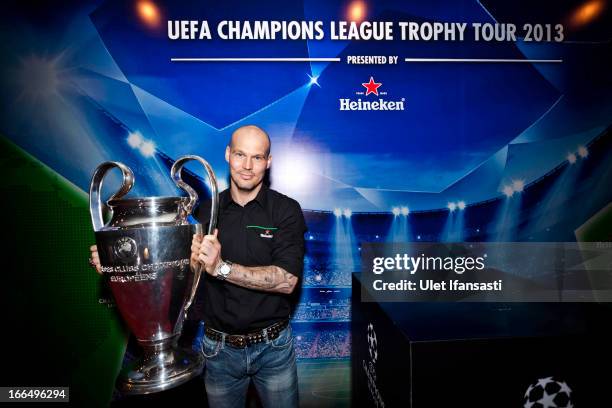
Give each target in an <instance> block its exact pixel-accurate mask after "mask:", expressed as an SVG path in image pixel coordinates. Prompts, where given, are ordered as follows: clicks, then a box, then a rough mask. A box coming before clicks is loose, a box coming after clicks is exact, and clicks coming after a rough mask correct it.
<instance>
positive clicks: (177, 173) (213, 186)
mask: <svg viewBox="0 0 612 408" xmlns="http://www.w3.org/2000/svg"><path fill="white" fill-rule="evenodd" d="M191 160H197V161H199V162H200V164H202V166H204V168H205V169H206V172H207V173H208V179H209V181H210V190H211V192H212V203H211V206H210V221H209V222H208V235H210V234H212V233H213V232H214V230H215V227H216V226H217V213H218V211H219V189H218V187H217V178H216V177H215V173H214V172H213V169H212V167H210V164H208V162H207V161H206V160H204V159H203V158H201V157H200V156H195V155H190V156H183V157H181V158H179V159H178V160H177V161H175V162H174V164H173V165H172V169H170V175H171V176H172V180H174V183H175V184H176V185H177V186H178V187H179V188H181V189H183V190H185V191H186V192H187V194H189V203H188V204H187V207H186V209H187V212H188V213H190V214H191V212H192V211H193V207H194V206H195V204H196V202H197V201H198V193H196V191H195V190H194V189H193V188H192V187H191V186H190V185H189V184H187V183H185V182H184V181H183V179H182V178H181V171H182V170H183V166H184V165H185V163H187V162H188V161H191ZM196 234H202V225H201V224H197V225H196ZM194 273H195V276H194V278H193V286H192V287H191V294H190V296H189V299H188V300H187V303H185V307H184V311H185V316H187V309H189V307H190V306H191V303H193V299H194V298H195V294H196V291H197V289H198V284H199V283H200V277H201V276H202V264H200V263H198V265H197V266H196V267H195V272H194Z"/></svg>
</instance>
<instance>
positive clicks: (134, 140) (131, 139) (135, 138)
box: [127, 132, 144, 149]
mask: <svg viewBox="0 0 612 408" xmlns="http://www.w3.org/2000/svg"><path fill="white" fill-rule="evenodd" d="M143 141H144V140H143V139H142V135H141V134H140V132H133V133H130V134H129V136H128V138H127V142H128V144H129V145H130V147H131V148H132V149H136V148H137V147H139V146H140V145H141V144H142V143H143Z"/></svg>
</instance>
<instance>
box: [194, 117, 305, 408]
mask: <svg viewBox="0 0 612 408" xmlns="http://www.w3.org/2000/svg"><path fill="white" fill-rule="evenodd" d="M270 149H271V143H270V138H269V137H268V135H267V133H266V132H264V131H263V130H262V129H260V128H258V127H257V126H244V127H241V128H239V129H237V130H236V131H235V132H234V133H233V134H232V137H231V140H230V143H229V145H228V146H227V148H226V149H225V160H226V161H227V162H228V163H229V169H230V178H231V183H230V187H229V189H228V190H225V191H223V192H222V193H221V194H220V208H219V220H218V229H217V230H216V231H215V233H214V234H213V235H206V236H204V237H203V239H201V237H198V236H194V238H193V241H192V257H191V258H192V263H195V262H199V263H201V264H202V266H203V267H204V269H205V270H206V272H207V273H206V274H205V275H203V276H204V278H203V281H202V282H201V283H200V286H199V289H198V295H197V298H196V302H195V305H194V307H193V313H192V315H191V318H194V317H196V318H201V319H202V320H203V322H204V338H203V341H202V353H203V354H204V356H205V357H206V369H205V373H204V379H205V384H206V393H207V395H208V402H209V405H210V406H211V408H217V407H240V408H243V407H244V406H245V401H246V393H247V389H248V386H249V383H250V381H251V380H252V381H253V383H254V385H255V388H256V389H257V392H258V394H259V397H260V399H261V401H262V403H263V405H264V407H283V408H285V407H297V406H298V387H297V370H296V363H295V351H294V348H293V337H292V334H291V326H290V325H289V317H290V313H291V302H290V298H289V295H290V294H291V293H292V292H293V291H294V290H295V288H296V286H297V284H298V281H299V280H300V278H301V276H302V269H303V263H304V232H305V231H306V227H305V222H304V216H303V214H302V210H301V208H300V205H299V204H298V203H297V201H295V200H293V199H291V198H289V197H287V196H285V195H282V194H280V193H278V192H276V191H274V190H271V189H269V188H268V187H267V186H266V185H265V184H264V176H265V173H266V170H268V169H269V168H270V165H271V163H272V156H271V154H270ZM209 213H210V202H207V203H205V204H204V205H202V206H200V208H199V210H198V211H197V213H196V218H197V219H198V220H199V221H200V222H201V223H202V224H206V223H208V215H209Z"/></svg>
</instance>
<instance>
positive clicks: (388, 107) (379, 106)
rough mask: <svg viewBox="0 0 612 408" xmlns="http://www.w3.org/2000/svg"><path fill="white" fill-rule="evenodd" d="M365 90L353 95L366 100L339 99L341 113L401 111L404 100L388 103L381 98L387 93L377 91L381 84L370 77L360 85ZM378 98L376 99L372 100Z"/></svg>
mask: <svg viewBox="0 0 612 408" xmlns="http://www.w3.org/2000/svg"><path fill="white" fill-rule="evenodd" d="M361 86H363V87H364V88H365V92H364V91H361V90H359V91H357V92H355V95H357V96H364V97H367V99H364V100H362V99H361V98H360V97H358V98H357V100H354V99H350V98H340V99H338V101H339V102H340V110H341V111H403V110H404V102H405V100H406V98H402V99H400V100H395V101H389V100H387V99H385V98H382V96H386V95H387V92H385V91H382V90H379V88H381V87H382V86H383V84H382V82H376V81H375V80H374V77H373V76H371V77H370V80H369V81H368V82H363V83H362V84H361ZM375 97H378V98H377V99H373V98H375Z"/></svg>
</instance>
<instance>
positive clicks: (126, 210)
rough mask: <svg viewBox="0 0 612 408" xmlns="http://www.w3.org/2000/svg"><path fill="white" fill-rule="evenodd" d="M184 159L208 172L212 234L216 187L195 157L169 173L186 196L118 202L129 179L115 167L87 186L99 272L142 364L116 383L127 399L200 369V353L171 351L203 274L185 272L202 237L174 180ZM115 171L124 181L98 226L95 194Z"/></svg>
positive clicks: (192, 200) (193, 196) (192, 195)
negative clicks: (194, 241) (198, 236)
mask: <svg viewBox="0 0 612 408" xmlns="http://www.w3.org/2000/svg"><path fill="white" fill-rule="evenodd" d="M191 160H197V161H199V162H200V163H201V164H202V165H203V166H204V168H205V169H206V172H207V173H208V177H209V181H210V189H211V192H212V205H211V210H210V223H209V225H208V233H209V234H211V233H212V232H213V230H214V228H215V225H216V219H217V211H218V205H219V195H218V191H217V181H216V178H215V174H214V173H213V170H212V168H211V167H210V165H209V164H208V163H207V162H206V161H205V160H204V159H202V158H201V157H199V156H184V157H181V158H180V159H178V160H177V161H176V162H175V163H174V165H173V166H172V169H171V171H170V174H171V177H172V179H173V180H174V182H175V183H176V185H177V186H178V187H179V188H181V189H183V190H185V191H186V192H187V194H188V195H189V197H144V198H122V197H123V196H124V195H125V194H127V193H128V192H129V191H130V189H131V188H132V186H133V184H134V174H133V173H132V171H131V170H130V169H129V168H128V167H127V166H126V165H124V164H122V163H119V162H105V163H102V164H101V165H100V166H98V168H97V169H96V171H95V173H94V175H93V177H92V180H91V184H90V189H89V207H90V208H89V209H90V212H91V220H92V223H93V227H94V231H95V236H96V244H97V246H98V253H99V255H100V263H101V265H102V273H103V275H104V276H105V277H106V278H107V281H108V283H109V286H110V289H111V291H112V293H113V296H114V298H115V303H116V305H117V308H118V309H119V312H120V313H121V316H122V317H123V320H124V321H125V323H126V324H127V326H128V328H129V329H130V330H131V332H132V333H133V334H134V336H135V337H136V339H137V340H138V343H139V344H140V346H142V348H143V350H144V353H143V356H142V358H141V359H140V360H137V361H136V362H135V363H133V364H132V365H131V366H130V367H127V368H125V369H124V370H122V372H121V373H120V375H119V378H118V379H117V385H118V388H119V389H120V390H121V391H122V392H124V393H126V394H148V393H153V392H158V391H163V390H166V389H168V388H172V387H176V386H178V385H180V384H182V383H184V382H186V381H188V380H190V379H191V378H193V377H195V376H197V375H199V374H200V373H201V372H202V369H203V366H204V360H203V357H202V356H201V355H200V354H199V353H196V352H194V351H192V350H188V349H181V348H178V347H177V343H178V338H179V336H180V334H181V330H182V326H183V321H184V319H185V316H186V314H187V309H188V308H189V306H190V305H191V303H192V301H193V298H194V296H195V293H196V289H197V286H198V283H199V280H200V276H201V272H202V270H201V265H200V264H199V263H198V266H197V267H195V268H193V269H192V268H191V267H190V256H191V240H192V236H193V234H194V233H198V234H201V233H202V225H201V224H198V223H197V222H196V221H194V219H193V217H190V214H191V212H192V210H193V207H194V206H195V204H196V202H197V200H198V195H197V193H196V192H195V190H194V189H193V188H192V187H191V186H189V185H188V184H187V183H185V182H184V181H183V180H182V179H181V170H182V168H183V166H184V165H185V163H187V162H188V161H191ZM115 167H117V168H119V169H120V170H121V172H122V173H123V182H122V185H121V188H120V189H119V191H117V192H116V193H115V194H114V195H112V196H111V197H110V199H109V200H108V201H107V203H106V204H107V205H108V207H109V209H110V210H111V212H112V216H111V218H110V221H108V222H107V223H104V220H103V216H102V209H103V205H102V202H101V198H100V190H101V188H102V181H103V179H104V176H105V175H106V173H107V172H108V171H109V170H110V169H113V168H115Z"/></svg>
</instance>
